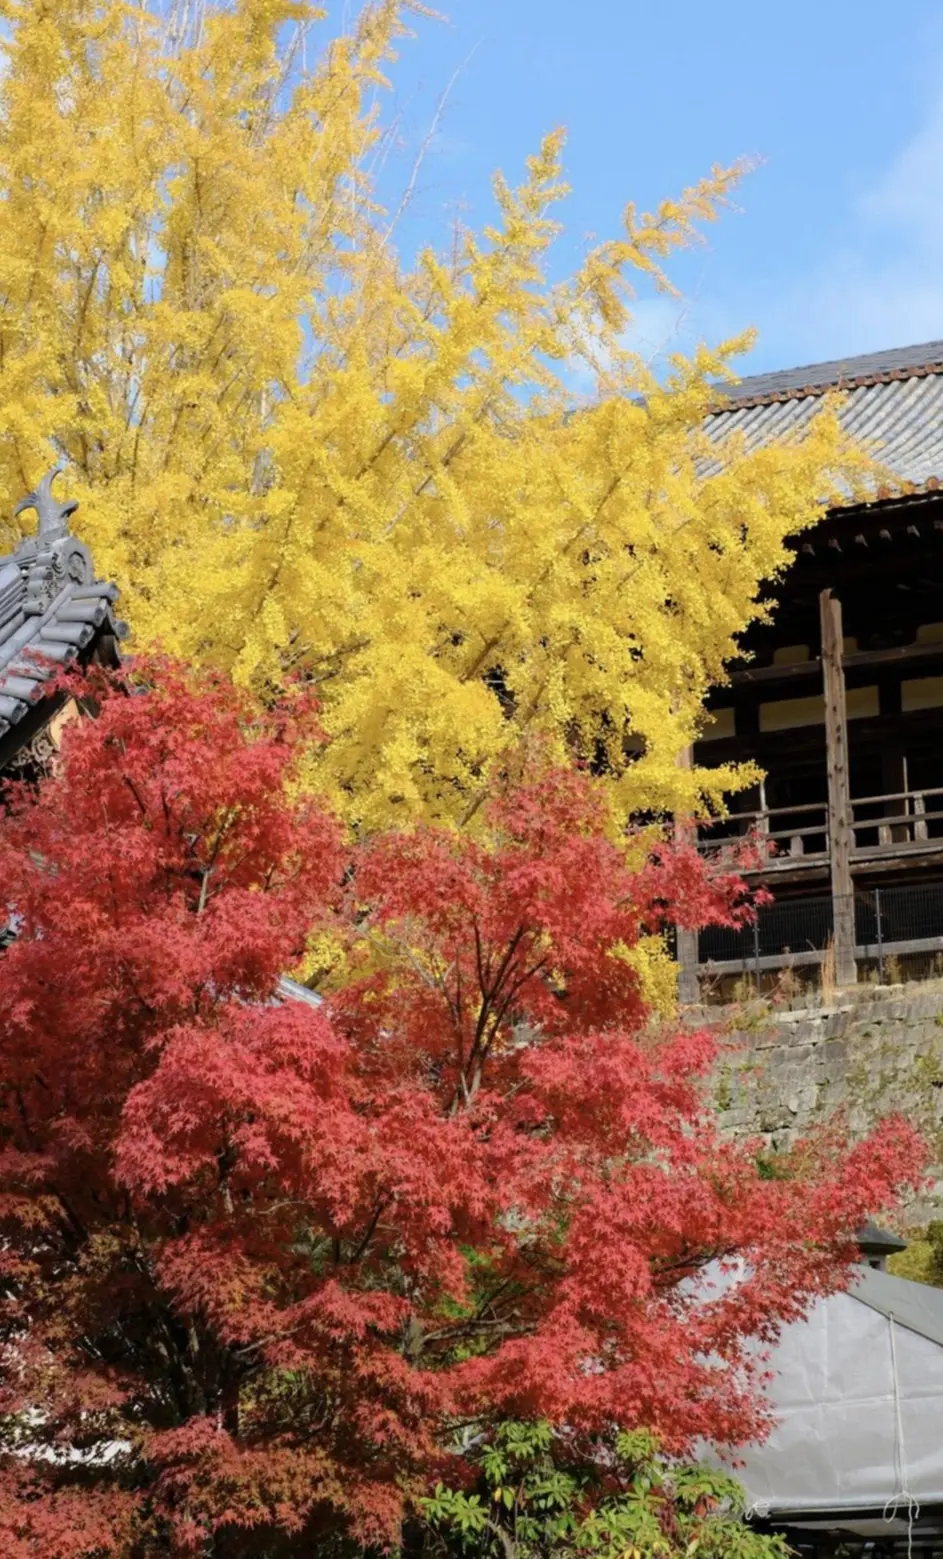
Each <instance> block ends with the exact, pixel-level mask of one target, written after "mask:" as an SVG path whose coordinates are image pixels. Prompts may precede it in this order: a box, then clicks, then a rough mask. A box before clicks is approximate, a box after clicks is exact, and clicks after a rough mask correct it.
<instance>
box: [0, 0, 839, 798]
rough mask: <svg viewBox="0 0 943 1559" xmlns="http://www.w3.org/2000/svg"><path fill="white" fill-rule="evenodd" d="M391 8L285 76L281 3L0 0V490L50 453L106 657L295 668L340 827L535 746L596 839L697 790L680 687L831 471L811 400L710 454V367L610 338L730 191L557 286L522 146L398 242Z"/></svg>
mask: <svg viewBox="0 0 943 1559" xmlns="http://www.w3.org/2000/svg"><path fill="white" fill-rule="evenodd" d="M418 9H421V8H419V7H414V6H409V5H406V4H401V3H398V0H383V3H379V4H376V5H373V6H370V7H368V8H367V9H365V10H364V12H363V14H362V15H361V17H360V20H359V24H358V25H357V27H356V28H355V30H354V31H353V32H352V34H351V35H350V36H348V37H343V38H340V39H335V40H334V41H332V42H330V43H329V44H326V45H325V46H324V48H323V49H322V50H321V52H320V54H319V55H317V58H316V63H315V64H314V65H311V64H310V61H311V59H312V58H314V57H315V56H316V51H317V32H316V26H315V24H316V22H317V17H316V15H315V13H314V11H313V9H312V8H310V7H309V6H307V5H306V4H304V3H302V0H229V3H219V4H217V5H213V4H212V3H209V0H206V3H204V4H202V5H200V4H199V3H198V0H189V3H184V0H172V3H171V0H166V3H165V4H164V5H162V6H159V5H158V4H157V3H156V0H155V3H153V4H151V5H150V6H149V5H148V4H147V3H146V0H135V3H134V4H131V3H125V0H0V16H2V18H3V24H4V25H3V32H2V36H3V43H2V49H3V52H4V54H5V56H6V58H5V69H4V73H3V76H2V83H0V195H2V202H0V493H3V494H5V495H6V502H7V504H8V506H9V507H12V500H13V499H15V498H16V497H17V496H19V494H21V493H22V492H24V491H26V490H28V489H29V488H30V487H32V486H33V485H34V483H35V481H36V479H37V477H38V476H39V474H40V472H41V471H42V470H43V469H44V468H45V467H46V466H47V465H48V464H49V461H50V453H51V450H53V449H54V450H56V451H58V452H59V453H61V454H63V455H65V456H66V457H67V458H68V459H69V460H70V462H71V463H72V466H73V470H72V473H71V475H70V479H69V480H70V482H71V485H72V491H73V493H74V495H75V496H76V497H78V498H79V499H80V500H81V505H82V506H81V510H80V514H79V517H78V521H77V524H78V526H79V529H80V530H81V532H82V535H83V536H84V538H85V539H86V540H87V541H88V542H89V543H90V545H91V547H92V548H93V551H94V556H95V560H96V564H97V566H98V568H99V569H100V570H101V571H102V572H104V573H105V574H107V575H109V576H112V577H114V578H115V579H116V580H117V581H118V583H119V584H120V586H121V588H122V590H123V592H124V610H125V614H126V615H127V616H128V617H129V619H130V621H131V624H132V628H133V630H134V634H135V642H136V643H137V644H138V645H149V644H154V643H160V644H162V645H163V646H164V647H165V648H167V649H168V650H171V651H174V652H176V653H179V654H181V655H183V656H185V657H189V658H191V659H193V660H198V661H209V662H214V663H216V664H218V665H220V666H222V667H224V668H226V669H227V670H229V671H230V672H231V674H232V675H233V676H234V677H235V678H237V679H240V680H242V681H244V682H247V683H250V684H254V685H256V686H257V687H258V688H259V689H260V690H261V691H268V690H271V689H273V688H274V687H276V686H277V684H278V683H279V681H280V679H282V678H283V677H285V676H286V675H287V674H288V673H290V672H293V671H294V672H297V671H301V672H302V673H303V674H305V675H309V676H311V677H312V678H314V679H315V680H316V682H317V684H318V687H319V689H320V694H321V698H322V700H323V715H324V723H325V726H326V729H327V732H328V734H329V736H330V738H331V739H330V741H329V742H328V743H327V744H326V746H325V747H324V748H323V750H321V751H319V753H318V754H317V755H315V756H313V757H312V765H313V776H312V777H313V780H314V782H315V783H316V784H317V785H318V786H319V787H320V788H323V789H325V790H327V791H328V792H330V793H331V794H332V795H333V796H334V798H335V800H336V802H337V804H338V805H339V806H340V807H341V809H342V811H343V813H344V815H345V816H347V817H348V818H349V819H350V820H352V821H356V822H358V823H360V824H361V825H362V826H365V827H374V826H377V825H379V824H382V823H386V822H389V821H391V820H394V821H395V820H398V819H404V820H408V819H413V818H416V817H440V818H446V819H451V820H454V821H456V822H460V823H461V822H467V821H468V820H469V819H471V818H473V817H474V816H475V815H476V812H477V808H478V805H479V802H480V799H481V797H482V795H483V794H484V793H485V791H486V788H487V785H488V781H489V775H490V774H492V773H493V770H494V766H495V764H496V763H498V762H501V761H505V756H506V754H507V753H508V752H513V751H514V750H515V749H519V747H520V745H521V744H520V740H519V739H520V738H522V737H527V738H529V737H530V736H534V737H535V738H540V739H542V740H543V741H544V742H545V743H546V744H547V745H548V746H549V748H550V750H551V752H552V753H555V754H557V755H560V756H562V755H576V756H582V757H584V758H587V759H590V760H592V761H593V762H594V763H595V765H596V768H597V769H598V771H599V772H601V773H603V774H604V775H605V776H606V779H607V782H608V783H609V784H610V786H611V794H612V797H613V802H614V805H615V807H616V808H617V811H618V812H619V813H620V814H623V815H624V814H625V813H627V812H631V811H636V812H637V811H639V810H641V809H645V810H648V811H652V810H654V811H658V810H661V809H670V808H673V807H675V808H676V807H682V808H684V807H691V806H693V805H694V804H695V802H696V800H697V798H698V797H699V796H703V795H704V794H705V793H707V794H710V793H713V794H717V793H718V792H719V790H720V788H721V787H722V786H723V785H724V784H725V783H728V782H729V776H726V775H714V776H711V777H710V778H708V777H706V776H705V775H704V774H702V773H698V771H696V770H695V771H691V770H689V769H685V768H683V767H681V766H679V765H678V763H677V758H678V754H679V752H680V751H681V750H682V749H683V748H685V747H686V746H687V745H688V744H689V743H690V741H691V740H692V738H693V736H694V735H695V733H696V730H697V727H698V721H699V719H700V717H701V709H702V702H703V698H704V694H705V691H706V689H707V688H708V687H709V686H710V685H711V683H713V682H715V681H717V680H718V679H720V678H721V677H722V676H723V673H724V665H725V662H726V661H727V660H728V659H729V658H730V656H731V654H732V653H733V651H734V648H735V641H736V635H737V634H738V633H739V632H740V631H741V630H742V629H743V628H744V627H745V625H746V624H747V623H748V622H749V621H750V620H751V619H752V618H753V617H754V616H755V615H756V614H757V611H758V610H760V608H759V607H758V598H759V592H760V587H761V582H762V581H763V580H764V579H766V578H769V577H770V576H772V575H774V574H775V573H776V571H777V570H778V569H779V568H780V567H781V566H782V564H783V562H784V559H785V553H784V549H783V538H784V537H785V536H786V535H787V534H788V533H789V532H791V531H794V530H795V529H796V528H797V527H800V526H803V525H805V524H807V523H809V522H810V521H812V520H813V519H814V518H815V517H816V515H817V514H818V513H820V512H821V511H822V508H823V506H824V505H825V504H826V503H827V501H828V499H829V497H830V495H831V494H832V493H833V492H834V489H835V485H836V483H837V482H838V481H839V480H847V479H848V477H849V474H850V473H852V474H853V472H854V469H855V468H856V461H857V457H856V456H855V455H854V453H853V452H852V451H849V450H848V449H847V448H845V446H844V443H843V439H842V436H841V433H840V430H839V427H838V422H837V418H836V417H835V415H834V412H833V411H830V410H828V409H826V410H825V411H824V412H823V414H822V415H821V416H820V417H819V418H818V419H817V420H816V421H815V422H814V423H813V424H812V426H811V428H810V430H809V432H808V434H807V436H806V437H805V438H804V439H803V440H802V441H801V442H794V443H792V444H788V445H780V446H776V447H773V448H768V449H764V450H761V451H755V452H751V451H750V450H748V449H747V448H746V447H744V446H742V445H738V444H736V443H731V444H729V445H728V446H727V447H726V448H724V449H723V450H721V451H718V450H717V449H715V448H714V447H713V446H712V445H711V444H710V443H709V441H708V439H707V436H706V434H705V432H704V431H703V424H704V416H705V412H706V410H707V409H708V407H709V405H710V404H711V401H712V400H713V399H714V398H715V396H716V390H715V388H713V381H715V380H716V378H717V376H718V375H721V376H722V375H723V373H724V372H725V370H726V365H727V364H728V362H729V361H730V359H731V357H732V356H733V355H734V354H735V352H736V351H737V350H738V349H739V348H740V347H742V345H743V342H742V341H741V342H731V343H727V344H726V345H725V346H723V347H722V348H720V349H718V350H717V351H716V352H714V353H713V354H711V353H708V352H707V351H702V352H699V353H698V354H696V355H695V356H694V358H693V359H691V360H685V359H682V358H681V357H678V358H676V359H674V360H673V364H672V367H671V371H670V374H669V375H668V377H667V378H665V379H663V380H661V381H658V380H657V379H656V378H655V377H654V376H653V375H652V374H651V373H650V372H649V370H648V369H647V367H646V366H645V364H644V362H643V361H642V360H641V359H640V358H639V357H638V356H637V355H636V354H634V353H633V352H632V351H630V350H628V349H627V348H626V346H625V341H626V339H627V336H626V330H627V326H628V324H629V321H630V308H631V296H632V294H631V289H630V287H629V278H631V276H632V275H633V273H634V274H635V275H636V276H638V275H639V274H641V276H642V278H643V279H645V280H646V281H647V283H648V284H651V285H654V286H657V287H665V286H667V285H668V283H667V279H666V277H665V275H664V273H663V269H662V268H663V265H664V263H665V261H666V259H667V258H669V256H670V253H671V251H672V250H674V249H675V248H677V247H678V246H680V245H683V244H685V243H687V242H688V241H689V240H690V239H691V238H692V237H693V236H694V235H695V233H696V231H697V228H698V224H699V223H700V222H702V221H704V220H710V219H711V218H713V216H714V215H715V214H716V211H717V209H718V206H719V205H721V204H722V203H723V201H724V199H725V197H726V195H727V193H728V191H729V189H730V187H731V185H732V183H733V182H734V180H735V179H736V177H737V173H738V170H736V169H733V170H721V169H716V170H714V172H713V173H712V174H711V175H710V176H709V177H707V178H706V179H705V180H704V181H703V183H701V184H699V185H697V186H696V187H695V188H693V189H690V190H688V191H686V192H685V193H684V194H683V195H682V196H681V198H680V199H679V200H677V201H676V202H666V203H665V204H664V205H663V206H662V207H661V208H660V209H659V210H658V211H657V212H656V213H654V214H652V215H643V214H640V213H638V212H637V211H636V210H635V209H634V208H633V207H632V206H629V207H628V208H627V209H626V212H625V218H624V225H623V231H622V233H621V236H619V237H617V238H614V239H612V240H611V241H609V242H604V243H601V244H599V245H597V246H596V247H595V248H593V249H592V250H591V251H590V252H588V253H587V254H586V256H585V258H584V260H583V263H582V264H581V265H580V267H579V268H578V269H577V271H576V272H575V274H573V275H572V276H571V277H570V278H569V279H567V280H564V281H562V282H559V281H557V282H552V281H551V280H550V279H549V271H550V264H549V260H550V251H551V247H552V244H553V241H554V238H555V235H556V233H557V231H558V229H557V224H556V221H555V220H554V218H553V216H552V213H553V211H554V209H555V207H556V204H557V202H559V200H560V199H561V197H562V196H563V195H564V194H565V189H564V186H563V184H562V175H561V152H562V138H561V136H560V135H559V134H554V135H551V136H550V137H549V138H548V139H547V140H546V141H545V143H544V145H543V147H542V148H541V150H540V151H539V153H538V155H536V156H535V157H534V158H533V160H532V161H531V163H530V164H529V166H528V168H527V170H526V174H525V176H524V178H523V181H522V183H520V185H519V186H517V187H512V186H511V185H510V184H508V183H506V182H505V181H504V180H503V179H502V178H501V177H498V178H497V179H496V182H495V195H496V217H495V220H494V225H493V226H491V227H489V228H487V229H485V231H483V232H481V233H474V232H471V231H458V232H456V234H455V235H454V240H453V242H452V243H451V244H449V245H448V246H447V247H446V250H445V252H443V253H436V252H433V251H432V250H427V251H424V252H422V253H420V254H419V255H418V257H416V258H415V260H409V261H407V260H405V259H404V258H403V257H402V256H400V255H399V254H398V253H397V248H396V237H397V233H396V222H395V219H394V218H392V217H391V216H390V214H389V212H388V211H386V210H383V209H382V208H381V207H380V205H379V203H378V200H377V196H376V191H375V188H374V187H373V186H372V183H371V178H370V169H371V167H372V166H373V165H375V163H376V162H377V160H378V157H379V155H380V154H381V153H382V149H383V145H384V136H385V135H387V134H389V131H388V129H387V128H385V125H384V119H383V113H382V103H383V86H384V72H385V71H386V70H387V68H388V67H389V64H390V62H391V61H392V60H393V58H394V50H395V47H396V46H397V43H398V40H399V39H400V37H401V35H402V34H403V32H404V30H405V28H404V24H405V22H407V21H408V20H409V19H410V18H409V14H408V13H409V12H410V11H414V10H418ZM429 25H434V23H429ZM378 105H381V106H380V107H378ZM588 378H589V379H590V381H591V382H592V383H593V385H594V390H593V393H592V395H587V394H585V392H584V394H583V395H582V396H580V395H579V394H577V393H576V390H575V388H574V387H575V386H576V385H578V384H583V385H585V383H586V382H587V379H588ZM27 523H28V522H27Z"/></svg>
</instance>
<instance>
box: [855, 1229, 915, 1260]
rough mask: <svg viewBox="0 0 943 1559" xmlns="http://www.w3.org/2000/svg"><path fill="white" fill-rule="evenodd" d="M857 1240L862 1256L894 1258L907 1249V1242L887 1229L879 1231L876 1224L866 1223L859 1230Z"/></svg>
mask: <svg viewBox="0 0 943 1559" xmlns="http://www.w3.org/2000/svg"><path fill="white" fill-rule="evenodd" d="M856 1239H857V1241H858V1249H859V1250H860V1252H861V1254H862V1256H882V1257H883V1256H894V1255H896V1254H897V1253H898V1251H902V1250H906V1249H907V1241H906V1240H902V1239H899V1238H898V1236H897V1235H896V1234H890V1233H889V1232H888V1231H887V1229H879V1228H878V1226H877V1224H876V1223H866V1224H865V1225H864V1226H863V1227H862V1228H860V1229H859V1230H858V1233H857V1235H856Z"/></svg>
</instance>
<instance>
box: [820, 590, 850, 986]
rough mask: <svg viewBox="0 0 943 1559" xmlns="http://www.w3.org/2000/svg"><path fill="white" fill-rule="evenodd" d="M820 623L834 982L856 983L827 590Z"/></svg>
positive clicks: (843, 762)
mask: <svg viewBox="0 0 943 1559" xmlns="http://www.w3.org/2000/svg"><path fill="white" fill-rule="evenodd" d="M819 617H820V621H821V624H822V679H823V683H824V689H825V760H826V767H827V772H828V820H829V845H830V851H829V854H830V859H831V875H832V913H833V921H834V927H835V983H836V984H837V985H838V986H848V985H854V984H855V982H856V980H857V977H858V971H857V967H856V965H855V901H854V886H853V883H852V878H851V855H852V849H853V846H854V834H853V831H852V827H851V792H850V786H849V778H848V714H847V711H846V708H845V673H844V671H843V670H842V612H841V602H840V601H839V600H838V599H837V598H836V597H835V596H834V595H833V594H832V592H831V590H823V591H822V593H821V595H820V596H819Z"/></svg>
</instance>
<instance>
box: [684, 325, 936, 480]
mask: <svg viewBox="0 0 943 1559" xmlns="http://www.w3.org/2000/svg"><path fill="white" fill-rule="evenodd" d="M828 390H840V391H842V392H843V400H842V404H841V406H840V408H839V415H840V417H841V420H842V424H843V426H844V427H845V429H846V430H847V432H848V433H850V434H851V435H852V437H854V438H855V439H857V440H859V441H860V442H862V443H864V444H866V445H867V446H868V448H869V449H870V450H871V452H872V454H874V456H875V457H876V458H877V459H878V460H879V461H880V462H881V464H882V465H884V466H886V467H887V468H888V470H889V471H890V472H891V474H892V476H893V478H894V482H893V484H892V489H891V490H893V491H898V492H916V491H927V490H933V489H935V488H937V487H939V486H941V485H943V341H930V342H927V343H925V344H924V345H923V346H913V347H895V348H893V349H892V350H891V351H888V352H874V353H869V354H867V355H865V356H863V357H847V358H841V359H839V360H837V361H835V362H830V363H818V364H813V365H811V366H810V367H807V368H790V369H786V370H785V371H783V372H781V373H772V374H757V375H755V376H754V377H752V378H749V379H744V380H743V381H742V382H741V383H740V384H738V385H734V386H732V387H731V388H729V389H728V388H727V387H724V389H723V390H722V391H721V392H720V394H719V396H718V405H717V409H716V411H715V412H714V413H713V414H712V415H711V416H710V417H708V419H707V430H708V432H709V433H710V434H711V435H712V436H713V437H716V438H717V439H718V441H720V440H722V439H724V438H725V437H727V436H728V435H729V434H730V433H733V432H742V433H743V435H744V436H745V438H746V440H747V442H748V444H749V445H750V446H752V447H754V448H755V447H757V446H762V445H764V444H768V443H771V442H772V441H773V440H774V439H780V438H784V437H790V436H795V435H796V434H797V433H801V432H802V430H803V428H804V427H806V426H807V425H808V423H809V421H810V420H811V418H812V417H814V415H815V413H816V411H817V410H818V409H819V404H820V398H821V396H822V395H824V394H825V393H826V391H828ZM888 495H889V494H888ZM881 496H884V494H883V493H882V494H881Z"/></svg>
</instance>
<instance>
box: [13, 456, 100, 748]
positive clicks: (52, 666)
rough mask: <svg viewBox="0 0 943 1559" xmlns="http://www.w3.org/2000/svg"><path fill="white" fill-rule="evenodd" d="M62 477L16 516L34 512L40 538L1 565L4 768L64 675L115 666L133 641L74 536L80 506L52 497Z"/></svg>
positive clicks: (46, 483) (48, 480)
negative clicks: (74, 669) (122, 644)
mask: <svg viewBox="0 0 943 1559" xmlns="http://www.w3.org/2000/svg"><path fill="white" fill-rule="evenodd" d="M60 470H61V468H60V467H56V469H55V470H53V471H51V472H50V473H49V474H48V475H47V476H45V477H44V478H43V480H42V482H41V483H40V484H39V487H38V488H37V489H36V491H35V492H34V493H30V494H29V495H28V497H26V498H24V499H23V501H22V502H21V503H20V504H18V506H17V509H16V513H17V514H19V513H21V512H22V511H23V510H24V509H35V510H36V514H37V519H38V523H37V529H36V533H35V535H33V536H28V537H26V539H25V540H23V541H21V542H20V543H19V545H18V546H17V547H16V548H15V549H14V551H13V552H11V553H9V554H8V555H7V556H6V557H0V760H2V758H3V754H4V752H5V750H13V749H14V748H15V747H16V746H17V744H18V739H19V737H20V736H22V737H23V739H24V740H26V739H28V738H27V732H28V731H29V733H30V734H32V732H33V731H34V730H35V729H36V724H37V721H36V716H37V715H38V713H39V708H40V707H41V706H42V704H43V701H44V699H45V697H46V694H47V692H48V685H49V683H50V681H51V680H52V678H53V677H54V676H55V675H56V673H57V672H58V671H59V670H60V669H61V667H63V666H65V665H68V664H69V663H70V662H71V661H75V660H78V661H80V662H81V663H82V664H86V663H88V662H89V661H90V660H97V661H99V662H101V663H103V664H106V665H117V664H118V640H119V639H122V638H123V637H124V636H125V634H126V633H127V627H126V624H124V623H123V622H121V621H120V620H119V619H118V618H117V617H116V616H115V615H114V613H113V610H112V608H113V606H114V603H115V601H116V600H117V598H118V590H117V588H116V587H115V586H114V585H113V584H108V583H106V582H105V581H103V580H100V579H98V578H96V575H95V569H94V566H93V564H92V559H91V555H90V553H89V550H88V548H87V547H86V546H85V545H84V544H83V543H82V542H81V541H79V540H78V538H77V537H76V536H73V535H72V533H71V531H70V530H69V519H70V517H71V516H72V514H74V512H75V510H76V508H77V507H78V505H77V504H76V503H75V502H74V501H72V502H65V503H60V502H58V501H57V500H56V499H55V498H54V497H53V496H52V484H53V482H54V481H55V479H56V477H57V476H58V475H59V474H60ZM50 712H51V711H50ZM31 714H32V718H28V717H30V716H31ZM40 723H41V722H40ZM18 728H19V729H18Z"/></svg>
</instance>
